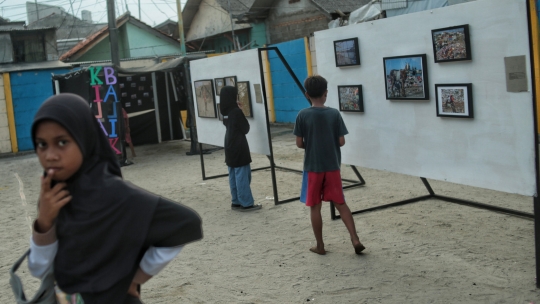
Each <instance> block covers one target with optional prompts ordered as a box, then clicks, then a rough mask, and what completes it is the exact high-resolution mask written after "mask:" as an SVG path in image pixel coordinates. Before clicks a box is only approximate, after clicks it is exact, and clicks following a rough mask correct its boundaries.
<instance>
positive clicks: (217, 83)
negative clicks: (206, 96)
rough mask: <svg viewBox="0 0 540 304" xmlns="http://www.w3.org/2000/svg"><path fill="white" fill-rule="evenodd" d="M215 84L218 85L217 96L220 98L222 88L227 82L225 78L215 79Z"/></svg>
mask: <svg viewBox="0 0 540 304" xmlns="http://www.w3.org/2000/svg"><path fill="white" fill-rule="evenodd" d="M214 83H215V85H216V95H217V96H219V93H220V92H221V88H223V87H224V86H225V80H224V79H223V78H215V79H214Z"/></svg>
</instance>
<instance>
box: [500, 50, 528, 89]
mask: <svg viewBox="0 0 540 304" xmlns="http://www.w3.org/2000/svg"><path fill="white" fill-rule="evenodd" d="M504 68H505V71H506V91H507V92H527V91H528V85H527V65H526V63H525V56H513V57H504Z"/></svg>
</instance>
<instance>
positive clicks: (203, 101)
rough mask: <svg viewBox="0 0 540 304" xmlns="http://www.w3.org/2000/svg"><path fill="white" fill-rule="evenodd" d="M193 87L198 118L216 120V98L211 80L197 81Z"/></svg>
mask: <svg viewBox="0 0 540 304" xmlns="http://www.w3.org/2000/svg"><path fill="white" fill-rule="evenodd" d="M194 86H195V100H196V102H197V112H198V114H199V117H210V118H216V117H217V113H216V98H215V96H214V84H213V81H212V79H207V80H197V81H195V82H194Z"/></svg>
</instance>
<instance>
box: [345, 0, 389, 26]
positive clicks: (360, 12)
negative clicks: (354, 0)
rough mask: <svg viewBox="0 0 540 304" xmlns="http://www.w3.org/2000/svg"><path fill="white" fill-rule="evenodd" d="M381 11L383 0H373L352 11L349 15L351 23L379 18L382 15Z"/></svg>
mask: <svg viewBox="0 0 540 304" xmlns="http://www.w3.org/2000/svg"><path fill="white" fill-rule="evenodd" d="M381 13H382V10H381V1H380V0H372V1H371V2H370V3H368V4H366V5H364V6H362V7H361V8H359V9H357V10H355V11H353V12H351V14H350V16H349V24H356V23H362V22H366V21H371V20H376V19H379V18H380V17H381Z"/></svg>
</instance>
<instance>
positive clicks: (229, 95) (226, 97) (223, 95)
mask: <svg viewBox="0 0 540 304" xmlns="http://www.w3.org/2000/svg"><path fill="white" fill-rule="evenodd" d="M237 99H238V89H237V88H236V87H231V86H224V87H223V88H221V91H220V93H219V110H220V111H221V115H223V116H227V115H229V112H230V111H231V110H232V109H234V108H238V104H237V103H236V101H237Z"/></svg>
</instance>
